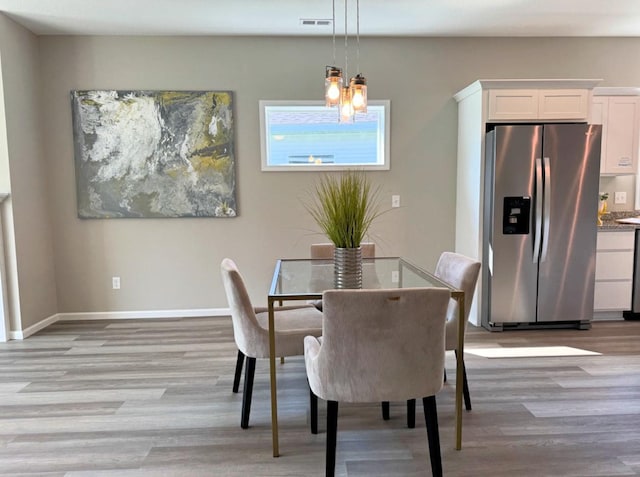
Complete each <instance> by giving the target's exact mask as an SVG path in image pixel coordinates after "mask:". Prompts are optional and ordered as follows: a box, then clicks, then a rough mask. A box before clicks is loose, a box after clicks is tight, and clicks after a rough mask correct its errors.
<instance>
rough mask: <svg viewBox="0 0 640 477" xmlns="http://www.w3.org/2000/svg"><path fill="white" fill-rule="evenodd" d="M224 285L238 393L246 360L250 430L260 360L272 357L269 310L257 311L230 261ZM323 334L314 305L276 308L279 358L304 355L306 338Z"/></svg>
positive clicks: (245, 407)
mask: <svg viewBox="0 0 640 477" xmlns="http://www.w3.org/2000/svg"><path fill="white" fill-rule="evenodd" d="M220 270H221V272H222V282H223V284H224V289H225V292H226V295H227V301H228V302H229V307H230V309H231V321H232V323H233V337H234V340H235V342H236V346H237V347H238V358H237V361H236V370H235V375H234V380H233V392H234V393H237V392H238V388H239V384H240V375H241V373H242V366H243V361H244V359H245V357H246V358H247V364H246V369H245V374H244V392H243V396H242V416H241V419H240V427H242V428H243V429H246V428H248V427H249V414H250V412H251V396H252V394H253V379H254V376H255V369H256V359H257V358H268V357H269V329H268V326H269V314H268V312H267V308H254V307H253V305H252V304H251V300H250V298H249V294H248V293H247V289H246V287H245V285H244V281H243V280H242V276H241V275H240V272H239V271H238V267H237V266H236V264H235V263H234V262H233V260H231V259H229V258H225V259H224V260H222V263H221V265H220ZM321 334H322V313H321V312H320V311H318V310H317V309H316V308H315V307H314V306H312V305H302V306H291V307H287V306H282V307H278V308H276V314H275V337H276V356H281V357H285V356H300V355H303V354H304V337H305V336H308V335H311V336H320V335H321Z"/></svg>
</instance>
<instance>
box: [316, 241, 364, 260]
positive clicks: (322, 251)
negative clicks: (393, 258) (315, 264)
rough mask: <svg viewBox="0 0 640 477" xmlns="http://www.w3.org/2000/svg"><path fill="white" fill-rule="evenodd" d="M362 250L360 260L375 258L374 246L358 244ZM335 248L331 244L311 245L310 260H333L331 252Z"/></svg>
mask: <svg viewBox="0 0 640 477" xmlns="http://www.w3.org/2000/svg"><path fill="white" fill-rule="evenodd" d="M360 248H361V249H362V258H373V257H375V256H376V244H375V243H373V242H366V243H362V244H360ZM335 249H336V247H335V245H333V244H332V243H312V244H311V247H310V248H309V251H310V253H311V258H316V259H324V260H333V252H334V251H335Z"/></svg>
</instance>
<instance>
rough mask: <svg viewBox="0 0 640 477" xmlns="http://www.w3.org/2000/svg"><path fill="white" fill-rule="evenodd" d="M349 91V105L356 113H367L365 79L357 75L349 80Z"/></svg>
mask: <svg viewBox="0 0 640 477" xmlns="http://www.w3.org/2000/svg"><path fill="white" fill-rule="evenodd" d="M349 88H350V89H351V103H352V104H353V109H354V111H355V112H357V113H366V112H367V79H366V78H365V77H364V76H362V75H361V74H360V73H358V74H357V75H356V76H354V77H353V78H351V82H350V83H349Z"/></svg>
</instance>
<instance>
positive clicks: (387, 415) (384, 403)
mask: <svg viewBox="0 0 640 477" xmlns="http://www.w3.org/2000/svg"><path fill="white" fill-rule="evenodd" d="M382 419H384V420H385V421H388V420H389V419H390V413H389V401H382Z"/></svg>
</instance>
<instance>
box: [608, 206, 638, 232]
mask: <svg viewBox="0 0 640 477" xmlns="http://www.w3.org/2000/svg"><path fill="white" fill-rule="evenodd" d="M627 217H640V210H629V211H624V212H609V213H608V214H604V215H603V216H602V225H600V226H598V232H623V231H626V230H634V229H637V228H640V225H635V224H621V223H620V222H616V219H624V218H627Z"/></svg>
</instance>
